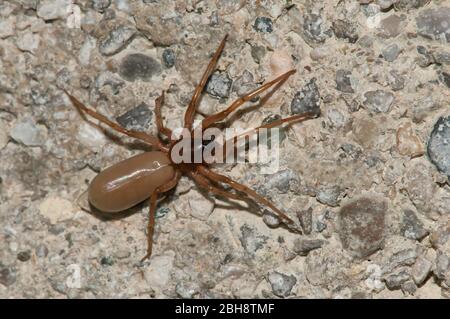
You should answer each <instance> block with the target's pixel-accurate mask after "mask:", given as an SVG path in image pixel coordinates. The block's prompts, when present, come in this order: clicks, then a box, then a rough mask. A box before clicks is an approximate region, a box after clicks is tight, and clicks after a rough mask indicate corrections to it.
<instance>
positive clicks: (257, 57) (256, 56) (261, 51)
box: [250, 45, 266, 64]
mask: <svg viewBox="0 0 450 319" xmlns="http://www.w3.org/2000/svg"><path fill="white" fill-rule="evenodd" d="M250 53H251V55H252V58H253V60H254V61H255V62H256V63H258V64H259V63H260V62H261V60H262V59H263V58H264V56H265V55H266V49H265V48H264V47H263V46H259V45H252V48H251V52H250Z"/></svg>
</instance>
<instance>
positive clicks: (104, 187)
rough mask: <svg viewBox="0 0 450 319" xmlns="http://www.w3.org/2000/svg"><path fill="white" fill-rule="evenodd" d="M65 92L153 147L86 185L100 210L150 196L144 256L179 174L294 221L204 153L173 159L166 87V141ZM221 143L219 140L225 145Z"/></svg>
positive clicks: (219, 116) (188, 116)
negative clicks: (160, 205) (217, 168)
mask: <svg viewBox="0 0 450 319" xmlns="http://www.w3.org/2000/svg"><path fill="white" fill-rule="evenodd" d="M226 39H227V35H226V36H225V37H224V39H223V40H222V42H221V43H220V45H219V47H218V48H217V50H216V52H215V54H214V56H213V57H212V59H211V61H210V62H209V64H208V67H207V68H206V70H205V72H204V74H203V76H202V79H201V80H200V83H199V84H198V85H197V87H196V89H195V92H194V95H193V96H192V99H191V102H190V103H189V106H188V108H187V110H186V112H185V115H184V128H185V129H187V130H188V131H189V132H192V133H193V131H194V130H195V129H197V128H198V127H196V128H193V127H192V126H193V121H194V116H195V114H196V109H197V105H198V103H199V99H200V95H201V93H202V91H203V89H204V87H205V85H206V83H207V80H208V78H209V77H210V75H211V73H212V72H213V70H214V68H215V65H216V63H217V60H218V59H219V56H220V54H221V52H222V50H223V48H224V46H225V41H226ZM293 73H295V70H290V71H288V72H286V73H284V74H282V75H280V76H278V77H277V78H275V79H274V80H272V81H269V82H267V83H265V84H264V85H262V86H261V87H259V88H257V89H255V90H253V91H252V92H250V93H248V94H247V95H245V96H243V97H241V98H239V99H237V100H236V101H234V102H233V103H232V104H231V105H230V106H229V107H228V108H226V109H225V110H223V111H221V112H218V113H215V114H212V115H209V116H206V117H205V118H204V119H203V120H202V121H201V126H199V127H200V129H201V130H202V131H204V130H206V129H207V128H209V127H211V126H212V125H213V124H215V123H217V122H220V121H222V120H224V119H225V118H226V117H227V116H228V115H229V114H231V113H232V112H233V111H235V110H236V109H237V108H239V107H240V106H241V105H242V104H244V103H245V102H247V101H249V100H251V99H253V98H255V97H257V96H258V95H259V94H260V93H262V92H263V91H265V90H267V89H269V88H270V87H272V86H274V88H275V89H276V88H277V87H278V86H280V85H281V84H282V83H284V81H286V80H287V78H288V77H289V76H291V75H292V74H293ZM65 93H66V94H67V95H68V96H69V98H70V100H71V102H72V103H73V104H74V105H75V106H76V107H77V109H78V110H79V111H80V112H81V114H82V115H83V116H84V114H88V115H90V116H92V117H93V118H95V119H97V120H99V121H100V122H101V123H103V124H106V125H107V126H109V127H111V128H112V129H114V130H116V131H118V132H120V133H123V134H125V135H128V136H130V137H134V138H137V139H139V140H141V141H143V142H145V143H146V144H149V145H151V146H152V147H154V148H156V149H157V150H156V151H150V152H144V153H142V154H139V155H136V156H133V157H131V158H128V159H126V160H124V161H122V162H119V163H117V164H115V165H113V166H111V167H108V168H107V169H105V170H104V171H102V172H100V173H99V174H98V175H97V176H96V177H95V178H94V179H93V180H92V182H91V184H90V185H89V189H88V198H89V202H90V204H92V205H93V206H94V207H95V208H97V209H98V210H100V211H102V212H119V211H123V210H125V209H128V208H130V207H132V206H134V205H136V204H138V203H140V202H142V201H144V200H146V199H148V198H149V199H150V201H149V202H150V209H149V221H148V232H147V241H148V246H147V254H146V255H145V256H144V258H143V259H142V260H145V259H146V258H149V257H150V256H151V253H152V242H153V231H154V223H155V210H156V202H157V198H158V195H159V194H161V193H164V192H167V191H169V190H170V189H172V188H174V187H175V186H176V185H177V184H178V181H179V180H180V178H181V176H182V175H187V176H189V177H191V178H192V179H193V180H194V181H195V182H196V184H197V185H198V186H200V187H202V188H204V189H206V190H207V191H209V192H211V193H213V194H214V195H219V196H223V197H225V198H228V199H234V200H247V199H252V200H254V201H255V202H257V203H260V204H263V205H265V206H267V207H269V208H270V209H272V210H273V211H274V212H275V213H276V215H277V216H278V217H279V218H280V220H281V222H283V223H284V224H292V223H293V221H292V220H291V219H290V218H289V217H288V216H287V215H286V214H284V213H283V212H282V211H281V210H279V209H278V208H276V207H275V206H274V205H273V204H272V203H271V202H270V201H269V200H267V199H265V198H264V197H263V196H261V195H259V194H258V193H256V192H255V191H254V190H253V189H251V188H249V187H247V186H245V185H242V184H240V183H237V182H235V181H234V180H232V179H230V178H228V177H227V176H224V175H221V174H219V173H216V172H214V171H212V170H211V168H210V164H211V163H210V162H207V161H206V159H205V158H202V159H201V162H200V163H194V162H192V161H190V162H189V163H186V162H182V163H175V162H174V161H173V160H172V153H171V152H172V149H173V147H174V146H175V145H176V144H177V143H178V142H179V141H180V138H173V134H172V131H171V130H170V129H169V128H167V127H165V126H164V124H163V121H162V117H161V106H162V104H163V102H164V92H163V93H162V94H161V96H160V97H158V98H157V99H156V101H155V118H156V125H157V128H158V132H159V134H161V135H163V136H165V137H166V139H167V141H165V140H163V139H160V138H159V137H156V136H153V135H150V134H147V133H144V132H139V131H132V130H128V129H125V128H123V127H121V126H119V125H118V124H116V123H114V122H112V121H110V120H109V119H107V118H106V117H105V116H103V115H101V114H99V113H97V112H95V111H93V110H91V109H89V108H87V107H86V106H85V105H84V104H82V103H81V102H80V101H79V100H77V99H76V98H75V97H74V96H72V95H71V94H69V93H68V92H67V91H65ZM316 116H317V114H315V113H304V114H300V115H295V116H291V117H288V118H285V119H280V120H276V121H273V122H271V123H269V124H266V125H262V126H259V127H257V128H254V129H252V130H251V131H249V132H248V133H247V134H254V133H256V132H258V131H259V130H260V129H263V128H273V127H276V126H279V125H281V124H283V123H288V122H289V123H292V122H295V121H302V120H305V119H310V118H313V117H316ZM235 138H237V136H235ZM192 142H194V141H192ZM225 145H226V144H225ZM225 145H224V146H223V147H224V148H225ZM192 153H193V151H192ZM223 184H225V185H228V187H230V188H232V189H233V190H234V191H235V192H230V191H228V190H227V189H225V188H224V186H223Z"/></svg>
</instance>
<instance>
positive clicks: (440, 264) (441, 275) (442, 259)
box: [433, 250, 450, 281]
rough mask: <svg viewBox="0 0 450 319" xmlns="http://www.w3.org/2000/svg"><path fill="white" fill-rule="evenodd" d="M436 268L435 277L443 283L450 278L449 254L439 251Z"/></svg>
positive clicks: (434, 270)
mask: <svg viewBox="0 0 450 319" xmlns="http://www.w3.org/2000/svg"><path fill="white" fill-rule="evenodd" d="M434 263H435V266H434V269H433V272H434V274H435V276H436V277H437V278H438V279H439V280H442V281H445V280H446V279H447V277H448V276H450V271H449V270H450V258H449V257H448V256H447V254H445V253H443V252H442V251H440V250H438V253H437V255H436V260H435V262H434Z"/></svg>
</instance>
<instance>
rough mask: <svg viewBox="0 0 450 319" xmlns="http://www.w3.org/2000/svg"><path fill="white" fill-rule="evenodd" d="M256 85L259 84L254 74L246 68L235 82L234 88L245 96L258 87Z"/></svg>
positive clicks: (237, 92)
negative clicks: (255, 80)
mask: <svg viewBox="0 0 450 319" xmlns="http://www.w3.org/2000/svg"><path fill="white" fill-rule="evenodd" d="M256 87H257V85H256V83H255V82H254V79H253V74H252V73H251V72H250V71H248V70H244V72H242V75H241V76H240V77H238V78H237V79H236V81H234V82H233V87H232V90H233V91H234V92H236V94H237V95H238V96H244V95H246V94H248V93H249V92H250V91H252V90H254V89H256Z"/></svg>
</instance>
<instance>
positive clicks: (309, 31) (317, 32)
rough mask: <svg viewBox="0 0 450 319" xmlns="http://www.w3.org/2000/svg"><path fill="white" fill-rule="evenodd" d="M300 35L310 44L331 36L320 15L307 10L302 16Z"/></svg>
mask: <svg viewBox="0 0 450 319" xmlns="http://www.w3.org/2000/svg"><path fill="white" fill-rule="evenodd" d="M303 20H304V23H303V32H302V36H303V38H304V40H305V42H306V43H308V44H309V45H311V46H315V45H317V44H320V43H323V42H325V40H326V39H327V38H329V37H330V36H331V32H330V29H329V28H327V27H326V25H325V22H324V20H323V19H322V17H321V16H320V15H317V14H315V13H311V12H308V13H306V14H305V15H304V17H303Z"/></svg>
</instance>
